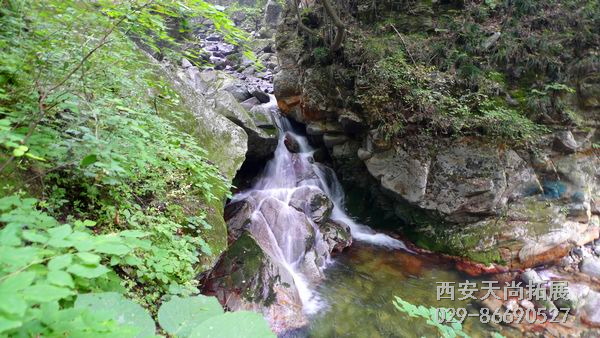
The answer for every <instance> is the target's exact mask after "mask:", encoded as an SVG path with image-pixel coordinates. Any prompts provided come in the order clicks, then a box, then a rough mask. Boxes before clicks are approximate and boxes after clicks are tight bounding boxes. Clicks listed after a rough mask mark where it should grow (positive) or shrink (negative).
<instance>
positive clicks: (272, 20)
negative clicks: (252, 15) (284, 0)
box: [265, 0, 283, 28]
mask: <svg viewBox="0 0 600 338" xmlns="http://www.w3.org/2000/svg"><path fill="white" fill-rule="evenodd" d="M282 10H283V8H282V7H281V5H280V4H279V3H278V2H277V1H275V0H269V1H268V2H267V5H266V6H265V24H266V25H267V26H268V27H271V28H275V27H277V24H278V23H279V20H280V18H281V12H282Z"/></svg>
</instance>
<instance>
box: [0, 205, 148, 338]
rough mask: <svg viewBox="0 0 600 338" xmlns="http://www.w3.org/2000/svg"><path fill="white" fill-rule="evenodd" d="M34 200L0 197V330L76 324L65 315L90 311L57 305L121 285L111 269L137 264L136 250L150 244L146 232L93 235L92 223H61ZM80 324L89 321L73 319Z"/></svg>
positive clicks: (48, 329) (47, 329)
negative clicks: (61, 308) (77, 295)
mask: <svg viewBox="0 0 600 338" xmlns="http://www.w3.org/2000/svg"><path fill="white" fill-rule="evenodd" d="M36 202H37V201H36V200H35V199H21V198H18V197H16V196H10V197H4V198H2V199H0V212H1V214H0V222H2V223H3V224H4V226H3V228H2V230H0V299H2V301H1V302H0V333H2V332H4V331H9V332H10V330H17V331H16V332H20V333H30V334H31V335H37V334H42V335H49V334H51V333H55V334H59V333H60V332H69V331H70V330H71V329H74V328H72V327H69V326H66V327H65V326H64V325H65V323H64V322H62V320H64V319H65V317H63V316H71V317H74V316H82V318H84V317H85V316H88V315H87V314H86V315H85V316H84V314H83V312H77V311H75V310H73V311H60V310H59V305H58V304H59V303H63V304H69V303H72V301H73V298H74V296H75V295H76V294H77V293H78V292H82V291H86V290H87V291H97V290H116V289H120V285H119V277H118V276H117V275H116V274H115V273H114V272H113V270H112V269H111V268H110V267H113V266H118V267H119V268H120V269H131V268H137V267H138V266H139V265H140V263H141V261H140V259H139V258H138V254H139V251H140V250H147V249H148V248H149V247H150V242H149V241H147V240H145V239H143V238H144V237H146V236H147V233H145V232H142V231H135V230H126V231H121V232H118V233H108V234H104V235H95V234H93V233H92V232H91V231H90V230H89V228H90V227H92V226H94V225H95V223H94V222H92V221H83V222H82V221H76V222H74V223H73V225H70V224H60V223H59V222H58V221H57V220H56V219H54V218H53V217H51V216H49V215H48V214H46V213H44V212H40V211H38V210H36V209H35V205H36ZM59 319H60V320H59ZM55 320H56V321H55ZM84 324H85V325H88V324H86V323H79V324H77V323H74V325H84ZM85 325H84V326H83V327H82V328H81V329H83V328H84V327H85ZM90 325H91V324H90ZM85 329H86V330H87V329H89V330H96V329H99V328H97V327H94V326H93V325H91V326H89V327H86V328H85ZM13 332H15V331H13Z"/></svg>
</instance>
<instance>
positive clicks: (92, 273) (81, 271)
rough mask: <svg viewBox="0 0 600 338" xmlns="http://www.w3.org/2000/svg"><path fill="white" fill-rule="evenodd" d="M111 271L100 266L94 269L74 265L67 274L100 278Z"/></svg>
mask: <svg viewBox="0 0 600 338" xmlns="http://www.w3.org/2000/svg"><path fill="white" fill-rule="evenodd" d="M109 271H110V270H109V269H108V268H107V267H105V266H104V265H98V266H96V267H93V268H92V267H88V266H85V265H81V264H73V265H71V266H69V268H68V269H67V272H70V273H72V274H74V275H76V276H79V277H83V278H98V277H100V276H102V275H104V274H106V273H107V272H109Z"/></svg>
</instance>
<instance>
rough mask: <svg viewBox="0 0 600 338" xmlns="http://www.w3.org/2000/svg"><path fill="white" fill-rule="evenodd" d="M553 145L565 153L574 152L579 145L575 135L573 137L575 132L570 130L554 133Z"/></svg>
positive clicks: (555, 148)
mask: <svg viewBox="0 0 600 338" xmlns="http://www.w3.org/2000/svg"><path fill="white" fill-rule="evenodd" d="M552 146H553V149H554V150H556V151H559V152H562V153H565V154H571V153H574V152H576V151H577V148H578V147H579V146H578V145H577V141H575V137H573V134H572V133H571V132H570V131H568V130H564V131H559V132H556V134H554V143H553V145H552Z"/></svg>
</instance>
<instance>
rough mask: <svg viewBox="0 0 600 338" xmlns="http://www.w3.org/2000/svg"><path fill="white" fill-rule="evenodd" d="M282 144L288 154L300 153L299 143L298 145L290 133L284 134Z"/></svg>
mask: <svg viewBox="0 0 600 338" xmlns="http://www.w3.org/2000/svg"><path fill="white" fill-rule="evenodd" d="M283 144H284V145H285V148H286V149H287V150H288V151H289V152H290V153H299V152H300V143H298V140H297V139H296V137H295V136H294V135H293V134H292V133H290V132H286V133H285V136H284V139H283Z"/></svg>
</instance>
